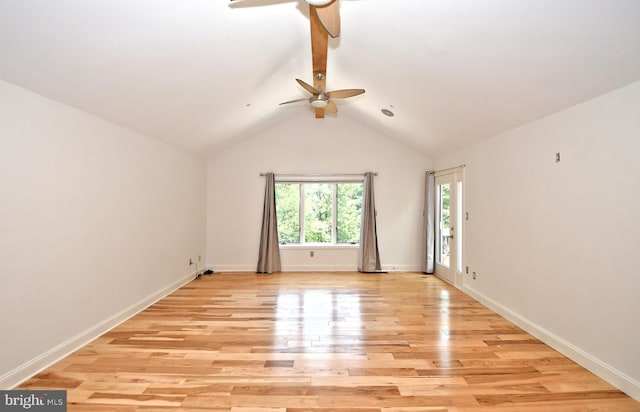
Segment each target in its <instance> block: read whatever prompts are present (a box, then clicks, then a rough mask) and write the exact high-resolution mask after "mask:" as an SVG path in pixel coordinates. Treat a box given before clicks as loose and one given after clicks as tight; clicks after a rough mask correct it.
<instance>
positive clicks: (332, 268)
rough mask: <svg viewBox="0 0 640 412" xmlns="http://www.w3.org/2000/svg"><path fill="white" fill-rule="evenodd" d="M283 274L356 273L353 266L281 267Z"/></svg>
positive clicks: (356, 269) (356, 268)
mask: <svg viewBox="0 0 640 412" xmlns="http://www.w3.org/2000/svg"><path fill="white" fill-rule="evenodd" d="M282 271H283V272H357V271H358V267H357V266H355V265H283V266H282Z"/></svg>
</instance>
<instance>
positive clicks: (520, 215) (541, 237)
mask: <svg viewBox="0 0 640 412" xmlns="http://www.w3.org/2000/svg"><path fill="white" fill-rule="evenodd" d="M556 152H560V153H561V162H560V163H558V164H556V163H555V153H556ZM435 163H436V166H437V168H444V167H448V166H453V165H457V164H460V163H466V165H467V167H466V170H465V179H466V180H465V182H466V190H465V200H466V210H467V211H468V212H469V214H470V220H469V222H467V226H466V251H467V253H466V255H465V264H466V265H468V266H469V267H470V271H476V272H477V279H476V280H472V279H471V277H470V276H468V277H467V279H465V285H466V286H467V287H468V290H469V292H470V293H471V294H473V295H474V296H476V297H478V298H479V299H480V300H483V301H484V302H485V303H488V304H490V305H492V306H493V307H495V308H496V309H498V310H499V311H501V313H503V314H506V315H507V316H508V317H510V318H511V319H513V320H516V321H518V322H519V324H520V325H522V326H525V327H526V328H528V330H530V331H531V332H533V333H535V334H537V335H538V336H540V337H542V338H543V339H545V340H546V341H547V342H549V343H551V344H552V345H554V346H556V347H557V348H559V349H561V351H564V352H565V353H567V354H569V355H571V356H572V357H573V358H574V359H576V360H579V361H580V362H581V363H583V364H584V365H587V366H589V367H590V368H591V369H592V370H593V371H594V372H597V373H599V374H600V375H601V376H603V377H605V378H607V379H608V380H609V381H611V382H613V383H615V384H616V385H617V386H619V387H621V388H622V389H623V390H625V391H627V392H628V393H629V394H631V395H632V396H635V397H636V399H638V398H640V385H639V383H638V381H640V356H638V348H640V327H638V324H639V323H638V316H639V315H640V298H639V292H640V270H639V268H640V253H639V249H638V246H639V245H640V241H639V238H640V83H635V84H632V85H629V86H627V87H625V88H622V89H619V90H617V91H614V92H612V93H609V94H606V95H604V96H601V97H599V98H597V99H595V100H592V101H589V102H586V103H584V104H581V105H579V106H575V107H573V108H571V109H568V110H565V111H563V112H560V113H557V114H555V115H553V116H550V117H547V118H545V119H542V120H539V121H537V122H534V123H531V124H529V125H526V126H524V127H521V128H518V129H515V130H512V131H510V132H508V133H505V134H503V135H500V136H496V137H494V138H492V139H489V140H487V141H483V142H481V143H479V144H477V145H475V146H472V147H469V148H467V149H465V150H462V151H460V152H458V153H455V154H453V155H450V156H446V157H442V158H438V159H435Z"/></svg>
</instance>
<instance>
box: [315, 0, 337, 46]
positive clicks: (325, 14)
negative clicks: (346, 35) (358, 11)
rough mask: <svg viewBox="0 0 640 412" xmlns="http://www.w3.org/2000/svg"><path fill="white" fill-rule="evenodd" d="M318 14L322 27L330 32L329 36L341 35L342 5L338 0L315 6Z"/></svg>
mask: <svg viewBox="0 0 640 412" xmlns="http://www.w3.org/2000/svg"><path fill="white" fill-rule="evenodd" d="M315 11H316V16H317V17H318V20H319V21H320V24H321V25H322V27H323V28H324V29H325V30H326V31H327V33H329V36H331V37H333V38H336V37H339V36H340V7H339V6H338V0H333V1H332V2H331V3H329V4H327V5H326V6H316V7H315Z"/></svg>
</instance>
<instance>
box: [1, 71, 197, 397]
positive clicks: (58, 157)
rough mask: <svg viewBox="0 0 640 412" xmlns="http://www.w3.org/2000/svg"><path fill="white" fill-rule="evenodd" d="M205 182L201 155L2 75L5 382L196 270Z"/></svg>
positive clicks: (23, 375) (14, 380)
mask: <svg viewBox="0 0 640 412" xmlns="http://www.w3.org/2000/svg"><path fill="white" fill-rule="evenodd" d="M205 179H206V163H205V161H204V159H197V158H194V157H192V156H190V155H187V154H185V153H182V152H180V151H177V150H176V149H173V148H171V147H169V146H167V145H165V144H163V143H159V142H157V141H155V140H152V139H149V138H147V137H145V136H142V135H140V134H136V133H134V132H131V131H128V130H126V129H123V128H121V127H118V126H115V125H113V124H110V123H107V122H105V121H103V120H100V119H98V118H95V117H92V116H90V115H88V114H86V113H83V112H80V111H78V110H75V109H72V108H70V107H67V106H64V105H61V104H59V103H57V102H54V101H52V100H49V99H46V98H44V97H41V96H38V95H36V94H33V93H31V92H29V91H26V90H24V89H21V88H18V87H17V86H14V85H11V84H9V83H6V82H3V81H0V196H1V199H2V200H1V201H0V305H1V307H2V309H1V311H0V330H2V350H1V351H0V387H2V388H8V387H11V386H13V385H15V384H17V383H18V382H20V381H21V380H22V379H24V378H26V377H28V376H29V375H30V374H32V373H34V372H36V371H37V370H38V369H40V368H42V367H44V366H46V365H47V364H48V363H50V362H52V361H54V360H56V359H57V358H58V357H60V356H62V355H64V354H66V353H67V352H68V351H69V350H72V349H74V348H76V347H77V346H78V345H80V344H83V343H85V342H86V341H87V340H88V339H91V338H92V337H94V336H95V335H96V333H100V332H102V331H104V330H106V329H108V328H109V327H110V326H113V325H114V324H116V323H118V322H120V321H122V320H123V319H125V318H126V317H127V316H130V315H132V314H133V313H135V312H136V311H137V310H140V309H142V308H143V307H144V306H145V305H148V304H149V303H151V302H153V301H154V300H155V299H157V298H158V297H159V296H161V295H162V294H164V293H167V292H169V291H170V290H172V289H173V288H176V287H177V286H179V285H180V284H181V283H184V282H185V281H186V280H187V279H188V277H189V276H192V273H193V272H194V268H193V267H189V265H188V259H189V258H190V257H191V258H196V257H197V255H198V254H201V255H204V252H205V251H204V243H205V231H204V227H205V218H206V216H205V205H204V203H205ZM203 257H204V256H203ZM203 263H204V261H203Z"/></svg>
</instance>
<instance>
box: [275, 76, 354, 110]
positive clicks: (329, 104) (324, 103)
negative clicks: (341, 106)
mask: <svg viewBox="0 0 640 412" xmlns="http://www.w3.org/2000/svg"><path fill="white" fill-rule="evenodd" d="M323 80H324V79H323ZM296 81H297V82H298V84H299V85H300V86H302V87H303V88H304V89H305V90H306V91H308V92H309V93H311V97H304V98H302V99H296V100H290V101H288V102H284V103H280V105H283V104H289V103H296V102H303V101H308V102H309V103H310V104H311V106H312V107H314V108H315V109H324V110H328V111H330V112H331V113H337V112H338V107H337V106H336V104H335V103H334V102H333V101H332V100H331V99H343V98H345V97H353V96H357V95H359V94H362V93H364V89H343V90H334V91H331V92H326V91H324V90H323V88H322V87H319V88H317V89H316V88H315V87H313V86H311V85H309V84H307V83H305V82H304V81H302V80H300V79H296Z"/></svg>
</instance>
